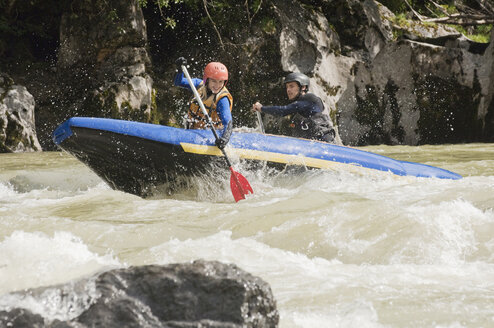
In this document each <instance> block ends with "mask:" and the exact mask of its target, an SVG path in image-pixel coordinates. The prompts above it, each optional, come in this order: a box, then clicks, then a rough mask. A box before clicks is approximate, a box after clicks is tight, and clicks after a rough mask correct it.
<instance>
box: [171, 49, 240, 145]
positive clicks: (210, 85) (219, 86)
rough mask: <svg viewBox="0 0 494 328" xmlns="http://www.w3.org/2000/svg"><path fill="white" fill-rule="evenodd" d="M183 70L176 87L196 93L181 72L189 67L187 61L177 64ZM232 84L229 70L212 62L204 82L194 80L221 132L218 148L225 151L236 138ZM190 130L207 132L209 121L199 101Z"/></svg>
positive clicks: (191, 113) (193, 104) (190, 116)
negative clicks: (227, 84)
mask: <svg viewBox="0 0 494 328" xmlns="http://www.w3.org/2000/svg"><path fill="white" fill-rule="evenodd" d="M175 63H176V64H177V66H178V67H179V68H180V69H179V71H178V72H177V74H176V75H175V79H174V81H173V84H174V85H175V86H178V87H182V88H186V89H189V90H192V89H191V87H190V85H189V82H188V81H187V79H186V78H185V77H184V74H183V72H182V70H181V67H182V65H187V60H186V59H185V58H183V57H180V58H178V59H177V60H176V62H175ZM227 82H228V69H227V68H226V66H225V65H223V64H222V63H220V62H211V63H209V64H207V65H206V67H205V68H204V75H203V78H202V79H198V78H193V79H192V83H193V84H194V86H195V87H196V89H197V92H198V93H199V95H200V96H201V100H202V102H203V103H204V107H205V108H206V110H207V111H208V115H209V117H210V118H211V121H212V122H213V126H214V128H215V129H217V130H219V134H218V136H219V138H218V139H217V140H216V146H217V147H218V148H220V149H223V148H225V146H226V144H227V143H228V141H229V140H230V136H231V134H232V128H233V122H232V113H231V111H232V106H233V97H232V95H231V94H230V92H229V91H228V89H227V88H226V83H227ZM186 128H187V129H205V128H207V119H206V117H205V116H204V114H203V113H202V111H201V108H200V107H199V104H198V103H197V100H196V99H195V98H192V100H191V102H190V107H189V112H188V118H187V124H186Z"/></svg>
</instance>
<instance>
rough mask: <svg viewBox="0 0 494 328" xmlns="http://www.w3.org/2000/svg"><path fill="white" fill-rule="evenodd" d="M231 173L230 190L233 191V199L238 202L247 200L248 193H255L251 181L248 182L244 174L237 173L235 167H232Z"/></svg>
mask: <svg viewBox="0 0 494 328" xmlns="http://www.w3.org/2000/svg"><path fill="white" fill-rule="evenodd" d="M230 171H231V172H232V174H231V176H230V188H231V189H232V194H233V198H235V201H236V202H238V201H239V200H241V199H245V195H247V194H248V193H251V194H253V193H254V191H253V190H252V187H251V186H250V184H249V181H247V179H246V178H245V177H244V176H243V175H242V174H240V173H238V172H236V171H235V170H234V169H233V167H230Z"/></svg>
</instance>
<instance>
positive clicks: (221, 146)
mask: <svg viewBox="0 0 494 328" xmlns="http://www.w3.org/2000/svg"><path fill="white" fill-rule="evenodd" d="M227 143H228V140H226V139H224V138H221V137H219V138H218V139H216V142H215V144H216V147H218V148H219V149H221V150H223V149H225V146H226V144H227Z"/></svg>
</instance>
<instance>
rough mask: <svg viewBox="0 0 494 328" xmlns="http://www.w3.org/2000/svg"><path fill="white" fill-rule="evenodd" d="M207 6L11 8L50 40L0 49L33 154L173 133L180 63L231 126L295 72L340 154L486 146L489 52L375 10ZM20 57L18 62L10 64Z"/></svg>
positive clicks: (180, 103)
mask: <svg viewBox="0 0 494 328" xmlns="http://www.w3.org/2000/svg"><path fill="white" fill-rule="evenodd" d="M220 2H221V6H219V5H218V6H213V5H212V4H209V5H208V6H207V7H204V2H202V1H190V2H185V3H184V2H179V3H171V4H170V5H169V6H168V7H162V8H158V7H157V6H155V5H153V2H151V1H149V3H148V4H147V6H146V7H142V6H139V5H138V2H137V1H121V0H111V1H101V0H84V1H79V2H77V4H68V3H65V2H45V3H44V4H37V3H34V4H30V5H27V4H24V3H21V2H18V1H12V2H9V5H10V7H9V8H7V9H8V10H7V11H5V12H6V13H7V14H4V16H5V15H7V16H6V17H7V18H9V17H10V18H11V19H13V18H12V17H13V14H12V13H14V12H17V14H18V15H17V16H16V17H17V21H16V22H17V24H21V25H22V23H23V22H24V23H27V18H25V17H24V16H28V14H27V13H33V12H34V11H36V6H40V8H39V9H38V11H39V12H40V13H42V14H44V16H43V15H42V16H41V18H39V19H40V20H41V22H40V23H39V24H40V25H41V26H48V27H49V28H50V29H49V30H47V32H49V31H52V30H56V31H57V32H58V34H57V35H55V36H54V35H53V34H49V35H43V37H44V38H46V39H48V40H49V41H50V42H45V43H43V44H41V43H40V40H41V39H42V37H41V36H40V35H41V33H40V32H38V34H36V33H34V36H33V37H31V39H29V38H28V39H27V40H26V39H25V38H23V39H22V38H18V39H15V38H13V37H11V38H10V39H9V42H8V44H9V47H5V44H6V43H4V46H3V48H2V44H1V43H0V51H1V52H2V55H4V56H3V59H2V60H1V61H0V71H2V72H4V73H7V74H9V75H10V76H11V77H12V78H13V80H14V81H15V83H16V84H18V85H23V86H25V87H26V88H27V91H28V92H30V93H31V94H32V95H33V96H34V100H35V104H36V107H35V116H36V132H37V136H38V138H39V141H40V143H41V146H42V147H43V149H54V145H53V143H52V142H51V139H50V134H51V132H52V130H53V128H54V127H55V126H56V125H57V124H59V123H61V122H62V121H63V120H65V119H66V118H68V117H70V116H74V115H78V116H102V117H115V118H123V119H131V120H139V121H147V122H154V123H162V124H171V125H177V126H180V125H181V120H182V116H183V114H184V113H185V111H186V107H187V100H188V99H189V98H190V96H191V95H190V94H188V93H187V92H186V91H183V90H180V89H178V88H174V87H173V86H172V79H173V76H174V73H175V69H176V68H175V66H174V60H175V59H176V58H177V57H179V56H184V57H186V58H188V59H189V62H190V71H191V73H192V75H195V76H201V75H202V68H203V67H204V66H205V64H207V62H209V61H211V60H218V61H221V62H223V63H225V64H226V65H227V66H228V68H229V71H230V75H231V78H230V81H229V82H228V86H229V89H230V90H231V92H232V93H233V95H234V109H233V110H234V121H235V126H237V127H239V126H254V125H255V117H254V116H253V115H252V114H251V113H250V111H249V108H250V106H251V104H252V103H253V102H254V101H257V100H259V101H261V103H263V104H280V103H285V102H286V99H285V95H284V91H283V88H282V86H281V81H282V78H283V76H284V75H286V74H287V73H288V72H290V71H301V72H303V73H305V74H307V75H309V77H310V78H311V88H310V89H311V91H312V92H314V93H315V94H317V95H318V96H320V97H321V98H322V99H323V101H324V103H325V105H326V107H327V110H328V112H329V114H330V116H331V118H332V119H333V122H334V124H335V126H337V128H338V131H339V136H340V137H341V141H342V143H343V144H348V145H366V144H378V143H386V144H409V145H418V144H425V143H430V144H437V143H458V142H478V141H485V142H492V141H493V140H494V133H493V132H494V131H493V130H494V114H493V113H494V103H493V101H492V93H493V92H494V82H493V79H494V72H493V51H494V48H493V46H492V45H491V44H487V43H476V42H473V41H472V40H469V39H467V38H466V37H464V36H463V35H461V34H460V33H458V32H457V31H456V30H453V29H451V28H447V27H443V26H441V25H434V24H424V23H420V22H417V21H416V20H413V19H412V17H408V19H405V20H403V18H398V17H397V16H395V14H394V13H393V12H391V11H390V10H389V9H388V8H386V7H385V6H384V5H382V4H381V3H379V2H377V1H374V0H365V1H357V0H334V1H302V0H285V1H282V0H269V1H262V2H255V1H254V2H249V1H247V2H237V1H225V0H223V1H220ZM47 3H48V4H49V5H50V6H48V5H47ZM139 3H140V4H141V5H142V4H143V3H144V2H143V1H140V2H139ZM33 7H34V8H33ZM14 9H15V10H14ZM206 10H207V11H206ZM50 12H51V16H49V15H48V13H50ZM9 13H10V16H8V14H9ZM19 13H21V14H19ZM23 14H25V15H23ZM53 17H55V18H56V20H55V21H56V22H58V24H57V25H56V26H55V25H54V23H52V22H53V21H54V20H53V19H52V18H53ZM168 18H173V19H174V22H175V23H176V26H175V28H174V29H172V28H165V25H166V22H167V19H168ZM22 19H25V21H22ZM50 22H51V23H50ZM40 44H41V45H42V47H41V48H40ZM22 45H29V46H30V48H29V47H28V48H29V49H31V50H29V49H28V51H27V52H22V53H21V52H19V54H22V56H21V57H16V53H15V52H13V50H14V49H21V48H22V47H21V46H22ZM24 48H26V47H24ZM26 53H27V55H26ZM264 120H265V123H266V129H267V132H272V133H283V132H284V125H285V123H286V120H279V119H274V118H272V117H269V116H268V115H266V116H265V117H264ZM4 134H5V130H4ZM4 149H5V147H4ZM14 149H17V150H22V147H18V148H15V147H14ZM33 149H34V148H33Z"/></svg>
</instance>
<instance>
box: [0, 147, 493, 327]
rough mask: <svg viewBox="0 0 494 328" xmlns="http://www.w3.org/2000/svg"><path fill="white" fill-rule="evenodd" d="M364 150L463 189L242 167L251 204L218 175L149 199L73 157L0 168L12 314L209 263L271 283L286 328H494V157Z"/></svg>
mask: <svg viewBox="0 0 494 328" xmlns="http://www.w3.org/2000/svg"><path fill="white" fill-rule="evenodd" d="M360 149H363V150H367V151H371V152H375V153H378V154H381V155H385V156H389V157H392V158H396V159H400V160H407V161H414V162H421V163H425V164H429V165H434V166H439V167H442V168H445V169H448V170H451V171H454V172H457V173H459V174H461V175H463V176H464V178H463V179H461V180H456V181H453V180H440V179H428V178H415V177H398V176H394V175H391V174H388V173H379V174H375V175H374V174H368V175H360V174H357V173H354V172H334V171H324V170H309V171H306V172H299V173H298V174H296V175H294V174H289V173H286V172H285V173H281V174H278V175H276V174H272V172H270V171H269V169H264V170H259V171H256V172H251V171H245V169H244V168H242V167H237V171H239V172H241V173H242V174H244V175H245V177H246V178H247V179H248V180H249V182H250V184H251V185H252V187H253V189H254V194H253V195H251V196H249V197H248V199H246V200H243V201H240V202H239V203H235V202H234V201H233V199H232V196H231V193H230V190H229V188H228V185H227V181H226V180H227V179H226V178H227V177H225V176H222V175H221V174H219V175H218V174H215V173H214V172H212V173H211V176H208V177H204V178H195V179H194V181H193V185H192V187H191V189H190V190H189V191H187V192H184V193H182V194H179V195H174V196H169V195H163V196H156V197H154V198H152V199H142V198H139V197H137V196H134V195H130V194H125V193H122V192H119V191H114V190H112V189H110V188H109V187H108V186H107V185H106V184H105V183H104V182H103V181H102V180H101V179H100V178H99V177H98V176H96V175H95V174H94V173H92V171H90V170H89V169H88V168H87V167H86V166H84V165H83V164H81V163H80V162H78V161H77V160H75V159H74V158H73V157H71V156H70V155H68V154H65V153H62V152H44V153H22V154H1V155H0V255H1V256H0V309H6V308H9V307H13V306H24V307H26V308H29V309H31V310H33V311H35V312H37V313H41V314H43V315H44V316H45V317H48V318H62V319H64V318H65V319H67V316H68V315H67V314H64V313H63V312H61V310H60V309H61V308H63V306H60V304H58V305H54V304H57V302H56V301H55V300H51V299H49V298H50V297H51V296H50V295H46V296H45V297H46V298H47V299H43V300H27V299H24V298H19V297H13V296H12V295H11V294H9V292H12V291H16V290H22V289H25V288H33V287H39V286H48V285H53V284H58V283H65V282H68V281H73V280H76V279H78V278H81V277H86V276H88V275H91V274H93V273H96V272H99V271H102V270H108V269H111V268H120V267H127V266H131V265H145V264H168V263H176V262H185V261H192V260H194V259H199V258H202V259H206V260H219V261H222V262H229V263H235V264H237V265H238V266H239V267H241V268H242V269H244V270H246V271H248V272H250V273H252V274H254V275H256V276H259V277H261V278H262V279H264V280H265V281H266V282H268V283H269V284H270V285H271V288H272V290H273V294H274V296H275V298H276V301H277V306H278V309H279V312H280V327H282V328H290V327H307V328H309V327H310V328H312V327H454V328H457V327H494V253H493V251H494V211H493V208H494V144H462V145H441V146H419V147H410V146H371V147H362V148H360ZM218 181H220V182H219V183H218Z"/></svg>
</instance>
